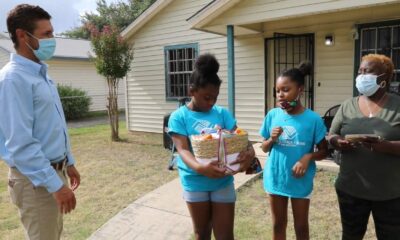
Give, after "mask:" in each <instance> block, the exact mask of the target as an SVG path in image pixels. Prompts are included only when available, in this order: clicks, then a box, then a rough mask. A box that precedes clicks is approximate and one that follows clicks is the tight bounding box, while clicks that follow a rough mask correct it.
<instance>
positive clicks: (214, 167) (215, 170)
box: [196, 161, 226, 178]
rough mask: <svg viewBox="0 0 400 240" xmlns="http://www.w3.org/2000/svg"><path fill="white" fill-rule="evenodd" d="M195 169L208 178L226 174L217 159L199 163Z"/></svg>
mask: <svg viewBox="0 0 400 240" xmlns="http://www.w3.org/2000/svg"><path fill="white" fill-rule="evenodd" d="M196 171H197V172H198V173H200V174H201V175H204V176H206V177H209V178H221V177H224V176H226V174H225V172H226V169H225V168H221V167H219V166H218V161H213V162H209V163H207V164H200V165H199V167H198V168H197V169H196Z"/></svg>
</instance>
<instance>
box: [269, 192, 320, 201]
mask: <svg viewBox="0 0 400 240" xmlns="http://www.w3.org/2000/svg"><path fill="white" fill-rule="evenodd" d="M265 192H266V193H267V194H268V195H276V196H282V195H279V194H273V193H269V192H268V191H265ZM311 194H312V193H310V194H308V196H305V197H302V198H295V197H287V198H292V199H308V200H310V199H311ZM282 197H286V196H282Z"/></svg>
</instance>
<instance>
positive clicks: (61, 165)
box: [50, 157, 67, 171]
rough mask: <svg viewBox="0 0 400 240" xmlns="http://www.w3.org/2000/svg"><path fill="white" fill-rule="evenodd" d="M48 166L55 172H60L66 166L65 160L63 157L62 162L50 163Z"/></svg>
mask: <svg viewBox="0 0 400 240" xmlns="http://www.w3.org/2000/svg"><path fill="white" fill-rule="evenodd" d="M50 164H51V166H52V167H53V168H54V169H55V170H59V171H61V170H63V169H64V168H65V167H66V166H67V158H66V157H65V158H64V159H63V160H61V161H59V162H56V163H50Z"/></svg>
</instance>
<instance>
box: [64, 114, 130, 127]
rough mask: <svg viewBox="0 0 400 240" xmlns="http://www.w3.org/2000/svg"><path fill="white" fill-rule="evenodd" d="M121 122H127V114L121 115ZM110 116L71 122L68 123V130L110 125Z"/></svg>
mask: <svg viewBox="0 0 400 240" xmlns="http://www.w3.org/2000/svg"><path fill="white" fill-rule="evenodd" d="M119 120H120V121H125V113H120V114H119ZM108 123H109V121H108V115H104V116H99V117H91V118H83V119H78V120H70V121H67V126H68V128H81V127H91V126H96V125H100V124H108Z"/></svg>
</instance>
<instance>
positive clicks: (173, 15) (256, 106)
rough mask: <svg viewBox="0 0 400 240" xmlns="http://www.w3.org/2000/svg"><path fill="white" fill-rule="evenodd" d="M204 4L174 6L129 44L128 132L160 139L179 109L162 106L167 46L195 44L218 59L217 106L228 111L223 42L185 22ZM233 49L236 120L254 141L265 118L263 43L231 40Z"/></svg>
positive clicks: (189, 1)
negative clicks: (153, 134)
mask: <svg viewBox="0 0 400 240" xmlns="http://www.w3.org/2000/svg"><path fill="white" fill-rule="evenodd" d="M208 2H209V1H208V0H207V1H204V0H202V1H199V0H175V1H173V2H172V3H171V4H170V5H169V6H168V7H167V8H165V9H164V10H162V11H161V12H160V13H159V14H158V15H157V16H156V17H155V18H154V19H152V20H151V21H150V22H149V23H147V25H145V26H144V27H143V28H142V29H140V30H139V32H138V33H136V34H135V35H134V36H133V38H132V39H130V40H131V41H132V42H133V48H134V56H135V58H134V61H133V65H132V71H131V72H130V74H129V77H128V82H127V85H128V96H127V97H128V98H127V99H128V111H127V112H128V121H129V123H128V128H129V130H131V131H148V132H158V133H161V132H162V121H163V116H164V115H165V114H167V113H170V112H171V111H173V110H175V108H176V107H177V104H178V103H177V102H176V101H166V100H165V99H166V96H165V75H164V53H163V51H164V47H165V46H169V45H177V44H189V43H197V44H198V50H199V55H200V54H202V53H212V54H214V55H215V56H216V58H217V59H218V61H219V63H220V70H219V73H218V75H219V77H220V78H221V79H222V81H223V83H222V85H221V89H220V95H219V97H218V102H217V104H219V105H222V106H224V107H228V99H227V82H228V79H227V41H226V36H220V35H216V34H210V33H204V32H201V31H197V30H190V25H189V24H188V23H187V22H186V19H187V18H189V17H190V16H191V15H193V14H194V13H195V12H196V11H197V10H199V9H201V8H202V7H203V6H204V5H205V4H207V3H208ZM235 45H236V47H235V59H236V66H235V67H236V118H237V121H238V126H241V127H242V128H244V129H246V130H248V131H249V133H250V134H251V139H253V140H255V139H259V137H258V129H259V127H260V125H261V122H262V119H263V117H264V100H263V99H264V91H263V86H264V58H263V38H262V37H257V38H251V39H241V40H236V39H235Z"/></svg>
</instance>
